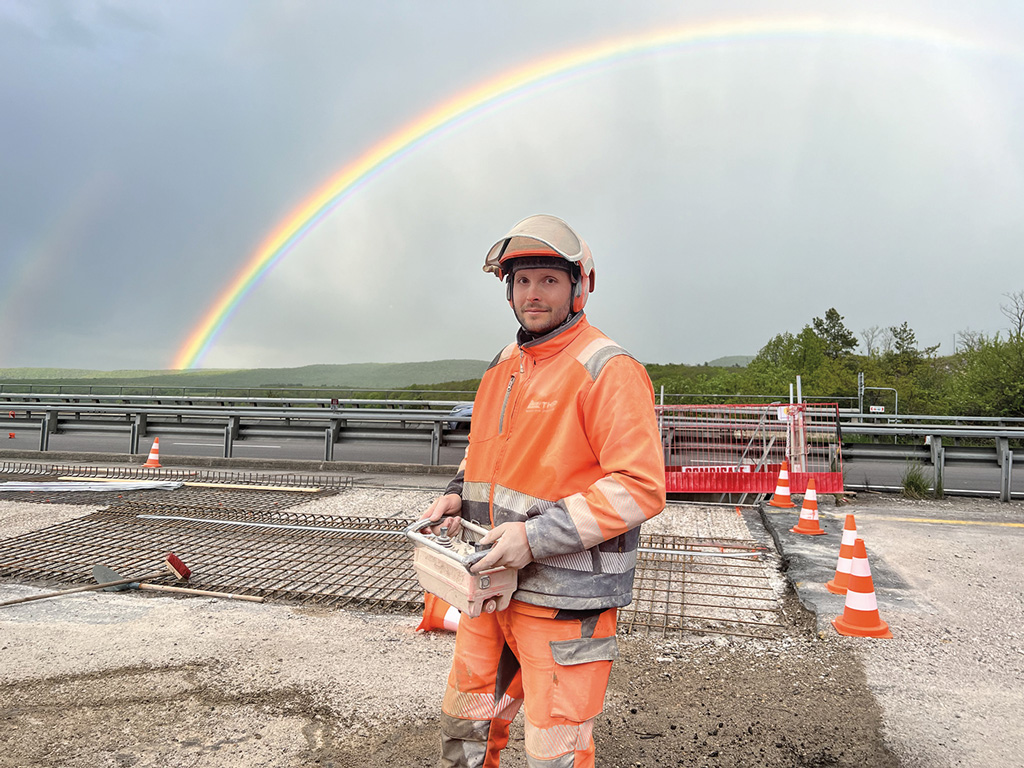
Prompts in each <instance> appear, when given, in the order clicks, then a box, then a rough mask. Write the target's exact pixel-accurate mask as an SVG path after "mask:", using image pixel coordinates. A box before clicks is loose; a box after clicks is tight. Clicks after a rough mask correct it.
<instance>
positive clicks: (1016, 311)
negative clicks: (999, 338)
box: [999, 291, 1024, 341]
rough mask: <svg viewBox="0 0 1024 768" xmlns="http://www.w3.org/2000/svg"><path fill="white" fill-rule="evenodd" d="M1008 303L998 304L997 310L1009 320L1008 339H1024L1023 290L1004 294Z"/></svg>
mask: <svg viewBox="0 0 1024 768" xmlns="http://www.w3.org/2000/svg"><path fill="white" fill-rule="evenodd" d="M1004 295H1005V296H1006V298H1008V299H1009V300H1010V303H1009V304H1000V305H999V311H1000V312H1002V313H1003V315H1004V316H1005V317H1006V319H1007V320H1009V321H1010V340H1011V341H1021V340H1022V339H1024V291H1015V292H1014V293H1007V294H1004Z"/></svg>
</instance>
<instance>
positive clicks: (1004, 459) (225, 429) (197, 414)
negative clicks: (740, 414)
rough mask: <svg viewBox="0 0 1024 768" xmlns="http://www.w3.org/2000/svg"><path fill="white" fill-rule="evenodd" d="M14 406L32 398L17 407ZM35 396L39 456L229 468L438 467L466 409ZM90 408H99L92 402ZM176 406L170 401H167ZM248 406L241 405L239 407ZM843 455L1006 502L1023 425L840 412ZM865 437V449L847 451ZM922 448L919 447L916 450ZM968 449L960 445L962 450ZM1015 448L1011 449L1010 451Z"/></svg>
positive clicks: (11, 411)
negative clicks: (105, 449)
mask: <svg viewBox="0 0 1024 768" xmlns="http://www.w3.org/2000/svg"><path fill="white" fill-rule="evenodd" d="M19 397H28V398H33V399H32V400H27V401H26V400H19V399H18V398H19ZM37 397H42V396H40V395H36V394H33V393H7V394H0V408H2V404H3V403H6V405H7V408H6V410H7V411H8V419H7V420H2V419H0V424H3V423H6V425H7V428H8V431H10V432H16V431H22V430H33V431H36V432H37V433H38V435H39V450H40V451H47V450H48V448H49V438H50V435H53V434H57V433H70V432H82V433H104V432H115V433H124V435H125V437H126V439H127V442H128V449H129V453H132V454H139V453H140V445H141V441H142V440H143V439H144V438H146V437H149V436H162V435H176V434H178V435H180V434H191V435H196V434H205V435H214V436H217V437H219V438H220V439H222V440H223V446H224V448H223V456H224V458H231V457H232V453H233V448H234V443H235V441H237V440H241V439H246V438H251V437H272V438H273V437H297V438H307V439H311V440H322V441H323V445H324V454H323V456H324V460H325V461H333V460H334V446H335V445H336V444H337V443H338V442H339V441H341V440H369V441H388V440H398V441H406V442H413V443H417V442H418V443H423V444H424V445H425V446H426V447H427V448H428V451H429V454H428V455H429V463H430V464H431V465H437V464H439V463H440V448H441V447H442V446H465V445H466V444H467V439H466V435H467V431H466V430H465V429H457V428H453V427H458V426H459V425H465V426H466V427H468V422H469V418H468V417H464V416H452V415H451V414H450V410H451V408H452V407H453V406H454V405H456V404H460V403H461V402H465V401H407V400H389V401H384V400H346V401H344V404H342V403H341V401H339V402H338V403H337V404H332V403H331V402H330V401H329V400H322V399H321V400H318V399H300V400H289V401H287V404H284V403H282V402H281V401H276V400H273V399H272V398H271V399H269V400H271V401H273V403H274V405H271V404H266V403H264V404H260V403H262V401H258V402H257V404H255V405H246V406H244V407H242V406H237V405H224V406H222V405H221V402H225V403H228V402H237V399H223V400H222V399H221V398H216V397H210V398H205V399H203V400H202V401H199V402H198V404H195V402H194V401H196V400H197V399H196V398H188V399H189V400H191V401H193V404H191V405H190V404H187V403H181V402H175V403H174V404H164V403H154V402H151V400H152V398H148V397H146V398H143V399H144V400H147V402H142V403H135V402H132V403H124V402H118V401H121V400H123V399H124V397H125V396H120V395H119V396H101V395H88V394H86V395H71V394H70V393H69V394H64V395H59V396H50V397H53V398H57V399H59V400H60V402H43V401H42V400H35V398H37ZM97 399H99V400H101V402H99V403H97V402H95V401H96V400H97ZM172 399H174V398H172ZM245 402H249V400H245ZM0 415H2V410H0ZM840 420H841V430H842V434H843V439H842V451H843V456H844V457H845V458H847V459H877V460H884V461H904V462H905V461H914V462H920V463H921V464H922V465H930V466H931V467H932V468H933V470H934V473H935V487H940V486H941V478H942V474H943V471H944V469H945V467H946V465H947V464H954V463H965V464H967V463H970V464H978V465H987V466H994V467H998V468H999V469H1000V489H999V493H1000V498H1002V499H1003V500H1009V498H1010V493H1011V492H1010V486H1011V479H1012V471H1013V465H1014V463H1019V462H1024V419H1018V418H993V417H953V416H934V415H913V414H907V415H900V416H899V417H898V420H897V417H895V416H892V415H879V414H860V413H850V412H842V411H840ZM856 436H860V437H867V438H871V440H872V441H873V442H857V441H851V440H850V438H851V437H856ZM918 441H920V442H918ZM962 442H963V443H969V444H963V445H961V444H960V443H962ZM1014 448H1017V450H1016V451H1015V450H1014Z"/></svg>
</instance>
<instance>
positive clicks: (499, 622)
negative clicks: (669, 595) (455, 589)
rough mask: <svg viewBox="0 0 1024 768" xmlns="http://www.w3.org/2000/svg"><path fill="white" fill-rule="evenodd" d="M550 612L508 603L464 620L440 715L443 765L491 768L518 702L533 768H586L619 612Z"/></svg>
mask: <svg viewBox="0 0 1024 768" xmlns="http://www.w3.org/2000/svg"><path fill="white" fill-rule="evenodd" d="M556 613H557V611H556V610H554V609H549V608H541V607H538V606H533V605H527V604H525V603H521V602H519V601H513V602H512V603H511V604H510V606H509V607H508V608H507V609H506V610H504V611H500V612H498V613H496V614H484V615H482V616H479V617H477V618H475V619H467V618H466V617H462V619H461V620H460V622H459V629H458V633H457V635H456V640H455V657H454V659H453V661H452V669H451V672H450V673H449V675H448V687H447V690H446V692H445V697H444V705H443V714H442V718H441V745H442V761H441V765H442V766H443V767H444V768H497V766H498V765H499V758H500V753H501V750H502V749H503V748H504V747H505V745H506V744H507V743H508V732H509V725H510V724H511V722H512V720H513V719H514V718H515V715H516V713H517V712H518V711H519V707H520V705H521V704H524V702H525V709H524V711H525V716H526V717H525V721H526V722H525V736H526V739H525V741H526V744H525V746H526V754H527V765H529V766H530V768H592V766H593V765H594V739H593V721H594V718H595V717H596V716H597V715H598V714H600V712H601V709H602V707H603V704H604V694H605V690H606V689H607V687H608V676H609V674H610V672H611V665H612V660H613V659H614V658H616V655H617V649H616V645H615V619H616V610H615V609H614V608H612V609H609V610H606V611H604V612H603V613H600V614H596V615H594V616H591V617H589V618H586V619H583V620H579V619H556V618H554V616H555V614H556ZM520 664H521V665H522V666H521V668H519V665H520Z"/></svg>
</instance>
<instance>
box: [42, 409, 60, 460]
mask: <svg viewBox="0 0 1024 768" xmlns="http://www.w3.org/2000/svg"><path fill="white" fill-rule="evenodd" d="M56 431H57V413H56V412H55V411H46V412H45V413H43V418H42V419H40V420H39V450H40V451H47V450H49V449H50V434H51V433H53V432H56Z"/></svg>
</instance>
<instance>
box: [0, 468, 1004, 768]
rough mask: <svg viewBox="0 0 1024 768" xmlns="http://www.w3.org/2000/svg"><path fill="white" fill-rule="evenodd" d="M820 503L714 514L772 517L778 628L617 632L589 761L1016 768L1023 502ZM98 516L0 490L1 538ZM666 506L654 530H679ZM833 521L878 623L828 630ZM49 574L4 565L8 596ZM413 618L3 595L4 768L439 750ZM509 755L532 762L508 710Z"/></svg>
mask: <svg viewBox="0 0 1024 768" xmlns="http://www.w3.org/2000/svg"><path fill="white" fill-rule="evenodd" d="M445 480H446V478H444V477H443V476H440V475H436V476H435V475H415V476H409V475H398V474H390V473H375V474H370V473H366V474H358V475H356V476H355V477H354V481H355V482H354V485H353V487H352V488H350V489H348V490H344V491H342V492H340V493H338V494H337V495H335V496H332V497H330V498H327V499H324V498H319V499H316V500H313V499H311V500H310V501H309V502H307V504H308V505H310V506H312V505H328V506H329V507H330V509H331V511H332V512H333V513H338V514H346V515H361V516H371V517H395V516H398V517H415V516H418V513H419V511H420V510H421V509H423V508H424V507H425V505H426V504H427V503H428V502H429V500H430V499H431V498H432V497H433V496H434V495H435V494H436V493H437V492H439V490H440V489H441V488H443V486H444V483H445ZM796 501H797V502H798V503H799V499H796ZM818 503H819V509H820V517H821V525H822V527H823V529H824V530H826V532H827V535H824V536H802V535H799V534H794V533H792V532H790V530H789V528H790V527H792V526H793V525H794V524H795V523H796V520H797V517H798V514H799V509H796V510H776V509H772V508H767V510H766V512H765V514H764V515H763V516H761V515H760V514H743V515H742V516H740V515H738V514H734V515H732V519H730V518H729V516H728V515H722V516H718V517H714V518H713V519H717V520H721V521H723V525H727V526H728V527H730V529H731V528H732V527H733V526H735V525H738V524H739V523H740V522H742V524H743V525H746V526H748V527H757V526H758V525H759V521H762V520H766V521H767V527H765V528H762V530H751V531H750V535H751V536H752V537H753V538H754V539H757V540H758V541H767V542H770V544H771V546H770V547H769V551H767V552H766V553H765V555H764V558H765V562H766V563H767V564H768V567H769V568H770V569H771V571H772V576H773V583H774V584H775V585H776V588H777V592H778V599H779V607H780V613H779V615H780V616H781V617H782V621H781V623H780V625H779V627H778V631H775V632H773V633H772V634H771V635H770V636H765V637H757V638H750V637H741V636H738V635H736V634H734V633H729V632H727V633H724V634H705V633H685V632H684V633H679V634H672V635H667V636H656V635H651V634H647V635H642V634H640V635H633V634H630V635H623V636H621V637H620V641H619V645H620V650H621V654H622V657H621V659H620V661H619V662H618V663H617V664H616V665H615V667H614V670H613V673H612V679H611V683H610V686H609V690H608V695H607V697H606V703H605V709H604V712H603V713H602V714H601V715H600V716H599V717H598V719H597V721H596V723H595V728H594V736H595V740H596V742H597V750H598V759H597V765H598V766H603V767H604V768H620V767H621V768H624V767H626V766H630V767H635V766H779V767H780V768H781V767H783V766H793V767H794V768H795V767H797V766H800V767H804V768H807V767H813V766H850V767H852V766H858V767H859V766H872V767H876V766H877V767H885V766H894V767H895V766H901V767H903V768H945V767H946V766H982V765H984V766H991V767H994V768H1010V766H1019V765H1020V764H1021V760H1020V755H1021V754H1024V729H1021V728H1020V725H1019V717H1020V712H1021V711H1022V706H1021V705H1022V699H1024V693H1022V692H1024V685H1022V683H1024V639H1022V637H1021V632H1022V626H1024V589H1022V587H1024V584H1022V580H1024V576H1022V570H1021V569H1020V568H1019V563H1020V562H1021V558H1022V555H1024V535H1022V534H1024V514H1022V513H1024V505H1021V504H1019V503H1011V504H1000V503H998V502H996V501H989V500H982V499H960V498H958V499H946V500H938V501H936V500H931V501H909V500H905V499H902V498H900V497H896V496H891V495H887V496H885V495H876V494H860V495H859V496H857V497H854V498H852V499H851V500H850V501H849V503H845V504H841V505H838V506H837V505H836V502H835V499H834V498H833V497H831V496H823V497H819V500H818ZM352 506H354V507H355V508H356V509H352V508H350V507H352ZM298 508H299V509H303V508H304V507H303V506H300V507H298ZM95 509H96V507H95V506H94V505H93V506H89V505H81V504H66V503H62V502H61V501H60V500H59V499H58V498H53V499H51V500H50V501H49V503H36V502H26V501H21V500H19V501H11V500H4V498H3V495H2V494H0V543H3V542H2V540H4V539H6V540H10V539H14V538H17V537H20V536H24V535H26V534H27V533H29V532H32V531H38V530H40V529H45V528H47V527H49V526H53V525H62V524H67V523H68V521H73V520H76V519H78V518H81V517H83V516H85V515H87V514H90V513H92V512H94V511H95ZM678 509H681V508H679V507H677V508H673V509H672V510H670V511H669V512H667V513H666V514H665V515H663V516H662V517H663V518H665V519H655V520H654V521H651V522H650V523H648V524H647V525H646V526H645V531H647V530H650V531H652V532H658V531H667V532H673V520H672V519H671V516H672V515H673V514H676V515H678V516H680V517H682V516H683V514H684V513H682V512H678V511H676V510H678ZM728 511H729V513H730V514H731V510H728ZM847 513H853V514H854V515H855V517H856V522H857V527H858V531H859V533H860V535H861V536H862V537H863V538H864V539H865V541H866V542H867V547H868V557H869V561H870V565H871V570H872V575H873V580H874V586H875V590H876V594H877V598H878V605H879V611H880V615H881V617H882V619H884V620H885V621H887V622H888V623H889V625H890V627H891V629H892V633H893V635H894V637H893V638H892V639H886V640H880V639H868V638H847V637H841V636H839V635H838V634H837V633H836V631H835V630H834V629H833V628H832V626H831V623H830V620H831V619H832V618H834V617H835V616H838V615H840V614H842V613H843V609H844V599H843V598H842V597H841V596H836V595H832V594H831V593H828V592H827V590H825V588H824V582H825V581H827V580H828V579H830V578H832V576H833V575H834V570H835V566H836V558H837V554H838V549H839V539H840V533H841V530H842V527H843V522H844V518H845V516H846V514H847ZM708 519H712V518H708ZM730 532H731V531H730ZM773 534H774V537H773ZM700 535H715V532H713V531H711V532H708V531H704V532H701V533H700ZM720 535H726V534H720ZM775 542H777V546H778V547H779V548H780V549H781V551H775V546H776V544H775ZM241 554H242V555H244V553H241ZM60 586H62V585H59V584H55V583H51V584H41V583H38V582H32V583H26V582H25V581H24V580H19V579H12V578H4V577H0V601H3V600H9V599H13V598H18V597H23V596H28V595H32V594H36V593H39V592H41V591H44V590H52V589H55V588H59V587H60ZM63 586H67V585H63ZM418 622H419V616H417V615H412V614H410V613H408V612H398V613H395V612H380V611H372V610H365V609H359V608H342V607H337V606H331V605H320V604H317V603H304V602H301V601H295V600H275V599H270V600H268V601H267V602H265V603H261V604H260V603H248V602H240V601H232V600H226V599H219V598H208V597H196V596H171V595H169V594H167V593H161V592H141V591H138V590H132V591H128V592H117V593H111V592H83V593H80V594H75V595H68V596H64V597H58V598H53V599H48V600H40V601H35V602H27V603H23V604H19V605H13V606H7V607H0V767H3V768H27V767H29V766H62V767H64V766H66V767H68V768H77V767H79V766H81V767H83V768H84V767H85V766H89V768H104V767H106V766H110V767H111V768H114V767H117V768H127V767H128V766H154V767H155V766H173V767H174V768H187V767H190V766H203V767H204V768H205V767H209V768H242V767H243V766H244V767H245V768H259V767H262V766H266V767H268V768H269V767H270V766H282V767H288V768H291V767H293V766H295V767H297V766H333V767H334V768H340V767H342V766H344V767H346V768H347V767H348V766H352V767H355V766H359V767H360V768H383V767H384V766H387V768H398V767H405V766H408V767H409V768H417V767H419V766H424V767H425V766H438V765H440V760H439V757H438V740H439V736H438V733H439V730H438V729H439V711H440V701H441V696H442V694H443V691H444V685H445V678H446V675H447V671H448V665H449V661H450V657H451V652H452V647H453V635H452V634H451V633H448V632H443V631H434V632H427V633H417V632H416V631H415V628H416V625H417V623H418ZM502 765H503V766H509V767H510V768H514V767H517V766H519V767H523V766H525V765H526V758H525V753H524V751H523V741H522V716H521V715H520V718H519V719H518V720H517V722H516V723H515V725H514V726H513V739H512V742H511V744H510V746H509V748H508V749H507V750H506V757H505V759H503V762H502Z"/></svg>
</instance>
